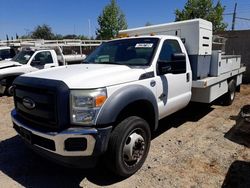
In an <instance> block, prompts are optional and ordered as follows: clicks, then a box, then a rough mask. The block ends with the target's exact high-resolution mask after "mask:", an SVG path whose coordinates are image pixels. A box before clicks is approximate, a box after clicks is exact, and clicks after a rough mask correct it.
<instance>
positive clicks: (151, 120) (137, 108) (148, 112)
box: [116, 100, 155, 132]
mask: <svg viewBox="0 0 250 188" xmlns="http://www.w3.org/2000/svg"><path fill="white" fill-rule="evenodd" d="M129 116H138V117H141V118H143V119H144V120H145V121H147V122H148V124H149V126H150V130H151V132H152V131H154V130H155V111H154V107H153V105H152V104H151V103H150V102H149V101H146V100H139V101H136V102H133V103H131V104H129V105H127V106H126V107H125V108H124V109H123V110H122V111H121V112H120V113H119V115H118V117H117V119H116V122H120V121H122V120H123V119H125V118H127V117H129Z"/></svg>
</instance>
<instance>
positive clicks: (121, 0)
mask: <svg viewBox="0 0 250 188" xmlns="http://www.w3.org/2000/svg"><path fill="white" fill-rule="evenodd" d="M186 1H187V0H172V1H170V0H117V4H118V6H119V7H120V9H121V10H122V11H123V13H124V14H125V16H126V20H127V23H128V28H133V27H141V26H145V24H146V23H147V22H149V23H151V24H160V23H167V22H172V21H174V20H175V14H174V12H175V10H176V9H183V7H184V5H185V3H186ZM109 2H110V0H39V1H38V0H1V1H0V7H1V8H0V9H1V10H0V39H1V40H5V39H6V35H8V36H9V38H11V37H12V36H13V37H14V38H15V36H16V34H18V35H19V36H21V35H25V34H28V33H29V32H31V31H33V30H34V28H35V27H36V26H37V25H42V24H47V25H49V26H50V27H51V28H52V31H53V32H54V33H56V34H62V35H66V34H76V35H85V36H89V37H91V36H95V31H96V28H97V27H98V23H97V18H98V16H99V15H100V14H101V12H102V10H103V8H104V7H105V6H106V5H107V4H108V3H109ZM214 2H217V0H214ZM221 2H222V4H223V5H224V6H226V10H225V12H224V13H225V14H228V13H232V12H233V10H234V4H235V3H236V2H237V11H236V13H237V15H236V16H237V17H242V18H247V19H250V1H249V0H221ZM224 20H225V22H226V23H228V29H230V28H231V22H232V15H225V16H224ZM235 29H236V30H237V29H250V21H247V20H242V19H236V25H235Z"/></svg>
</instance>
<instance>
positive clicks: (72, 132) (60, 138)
mask: <svg viewBox="0 0 250 188" xmlns="http://www.w3.org/2000/svg"><path fill="white" fill-rule="evenodd" d="M11 118H12V121H13V123H14V124H15V125H16V126H18V127H19V128H20V127H21V128H22V129H25V130H28V131H29V132H31V133H32V134H33V135H36V136H39V137H42V138H46V139H49V140H52V141H53V142H54V143H55V151H52V150H49V149H47V148H44V147H41V146H39V145H35V144H34V146H37V147H39V148H42V149H44V150H47V151H49V152H52V153H55V154H58V155H61V156H65V157H71V156H72V157H73V156H74V157H76V156H91V155H92V154H93V152H94V149H95V144H96V139H95V137H94V135H97V134H98V130H97V129H95V128H79V127H76V128H68V129H66V130H64V131H62V132H48V133H43V132H39V131H37V130H35V129H33V128H30V127H29V126H26V125H24V124H23V123H22V121H21V120H19V119H18V117H17V115H16V111H15V110H12V112H11ZM19 135H20V134H19ZM20 136H21V135H20ZM68 138H85V139H86V140H87V148H86V150H84V151H66V150H65V149H64V142H65V140H67V139H68Z"/></svg>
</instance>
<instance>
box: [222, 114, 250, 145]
mask: <svg viewBox="0 0 250 188" xmlns="http://www.w3.org/2000/svg"><path fill="white" fill-rule="evenodd" d="M230 119H231V120H235V122H236V123H235V125H234V126H233V127H232V128H231V129H230V130H229V131H228V132H227V133H226V134H225V135H224V137H225V138H227V139H228V140H230V141H232V142H235V143H237V144H240V145H244V146H246V147H248V148H250V123H249V122H247V121H246V120H244V118H242V117H241V114H240V113H239V114H238V115H237V116H231V117H230Z"/></svg>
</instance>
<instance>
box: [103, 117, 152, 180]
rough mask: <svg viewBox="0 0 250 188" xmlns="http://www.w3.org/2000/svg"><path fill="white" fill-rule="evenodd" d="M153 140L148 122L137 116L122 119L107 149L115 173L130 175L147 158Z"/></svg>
mask: <svg viewBox="0 0 250 188" xmlns="http://www.w3.org/2000/svg"><path fill="white" fill-rule="evenodd" d="M150 142H151V132H150V127H149V125H148V123H147V122H146V121H145V120H144V119H142V118H140V117H137V116H131V117H128V118H126V119H124V120H123V121H121V122H120V123H119V124H118V125H117V126H116V127H115V128H114V130H113V132H112V133H111V137H110V140H109V146H108V151H107V158H106V160H107V163H106V164H107V165H108V168H110V169H111V170H112V171H113V172H114V173H115V174H117V175H118V176H121V177H129V176H131V175H132V174H134V173H135V172H137V171H138V170H139V169H140V168H141V166H142V165H143V163H144V162H145V160H146V157H147V155H148V151H149V148H150Z"/></svg>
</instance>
